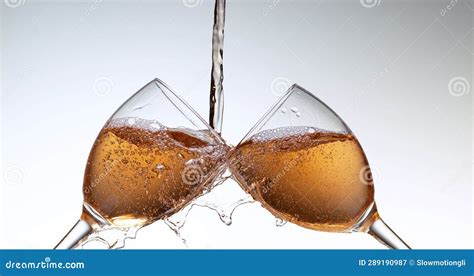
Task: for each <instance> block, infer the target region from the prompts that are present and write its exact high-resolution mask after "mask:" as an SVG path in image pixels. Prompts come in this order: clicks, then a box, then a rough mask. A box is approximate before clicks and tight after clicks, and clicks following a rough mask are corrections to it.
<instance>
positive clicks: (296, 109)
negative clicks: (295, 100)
mask: <svg viewBox="0 0 474 276" xmlns="http://www.w3.org/2000/svg"><path fill="white" fill-rule="evenodd" d="M290 110H291V112H293V113H297V112H298V108H296V107H292V108H291V109H290Z"/></svg>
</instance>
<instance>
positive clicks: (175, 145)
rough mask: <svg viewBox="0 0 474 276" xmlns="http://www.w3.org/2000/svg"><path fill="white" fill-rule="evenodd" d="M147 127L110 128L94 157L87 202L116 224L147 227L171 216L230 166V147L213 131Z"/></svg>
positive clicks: (88, 170) (87, 178)
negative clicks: (192, 131) (226, 162)
mask: <svg viewBox="0 0 474 276" xmlns="http://www.w3.org/2000/svg"><path fill="white" fill-rule="evenodd" d="M133 120H135V119H133ZM137 120H138V119H137ZM147 125H148V126H149V125H150V123H149V122H147V121H143V120H140V121H137V123H135V124H134V125H132V126H130V125H127V124H126V123H125V124H117V123H115V124H111V125H109V126H106V127H105V128H104V129H102V131H101V132H100V134H99V136H98V138H97V140H96V141H95V143H94V146H93V148H92V150H91V153H90V155H89V160H88V162H87V168H86V172H85V178H84V188H83V190H84V201H85V203H86V204H88V205H89V206H90V207H92V208H93V209H94V211H95V212H98V213H99V214H100V215H101V216H102V217H104V218H105V219H107V220H108V221H109V222H112V223H113V224H127V223H137V221H138V223H139V224H147V223H151V222H153V221H155V220H157V219H160V218H163V217H165V216H168V215H171V214H172V213H173V212H176V211H178V210H179V209H180V208H182V207H183V206H184V205H185V204H187V203H188V202H189V201H190V200H192V199H193V198H194V197H195V196H196V195H197V194H199V193H201V192H202V190H203V187H204V186H205V185H206V184H207V183H209V182H210V181H212V179H213V177H215V176H216V174H217V172H216V170H217V169H218V168H219V167H220V166H221V165H223V164H224V162H225V161H224V156H225V154H226V153H227V147H226V146H224V145H222V144H221V143H218V142H216V141H215V140H213V139H212V136H210V135H209V133H208V132H205V131H201V132H199V133H196V132H195V133H194V134H198V135H194V134H192V133H191V132H189V131H183V130H177V129H158V130H152V129H151V128H149V127H146V126H147ZM144 126H145V127H144ZM214 139H215V138H214ZM85 212H86V211H85ZM89 215H90V214H89Z"/></svg>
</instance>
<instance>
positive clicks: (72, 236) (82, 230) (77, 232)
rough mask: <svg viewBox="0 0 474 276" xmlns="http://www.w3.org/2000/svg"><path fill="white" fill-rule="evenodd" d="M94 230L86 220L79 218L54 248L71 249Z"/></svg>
mask: <svg viewBox="0 0 474 276" xmlns="http://www.w3.org/2000/svg"><path fill="white" fill-rule="evenodd" d="M91 232H92V227H91V225H90V224H89V223H87V222H86V221H85V220H82V219H80V220H78V221H77V222H76V224H74V226H73V227H72V228H71V230H69V232H68V233H67V234H66V236H64V238H62V240H61V241H60V242H59V243H58V244H57V245H56V246H55V247H54V249H71V248H73V247H75V246H76V245H77V244H78V242H79V241H80V240H82V238H84V237H85V236H87V235H88V234H90V233H91Z"/></svg>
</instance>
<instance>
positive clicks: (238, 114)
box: [0, 0, 474, 248]
mask: <svg viewBox="0 0 474 276" xmlns="http://www.w3.org/2000/svg"><path fill="white" fill-rule="evenodd" d="M371 3H375V4H374V5H373V6H372V5H371ZM449 3H450V1H393V0H392V1H389V0H379V1H372V2H370V1H368V4H365V6H364V1H361V2H359V1H309V0H307V1H291V2H290V1H237V0H228V5H227V18H226V30H225V32H226V38H225V52H224V61H225V62H224V70H225V83H224V87H225V100H226V106H225V118H224V120H225V122H224V131H223V133H224V136H225V138H226V139H227V140H228V141H230V142H231V143H233V144H236V143H238V141H239V139H240V138H241V137H243V135H244V134H245V133H246V132H247V131H248V130H249V129H250V127H251V126H252V125H253V124H254V123H255V122H256V121H257V120H258V118H259V117H260V116H261V115H262V114H263V113H264V112H265V110H266V109H267V108H268V107H269V106H270V105H271V104H273V103H274V102H275V101H276V99H277V98H278V95H279V94H281V93H282V92H283V91H281V89H282V87H285V86H288V85H289V84H291V83H298V84H300V85H301V86H303V87H305V88H306V89H307V90H309V91H311V92H313V93H314V94H315V95H317V96H318V97H319V98H321V99H323V100H324V101H325V102H326V103H327V104H328V105H329V106H331V107H332V108H333V109H334V110H335V111H336V112H338V113H339V115H340V116H341V117H342V118H343V119H344V120H345V121H346V123H347V124H348V125H349V126H350V127H351V128H352V130H353V131H354V132H355V133H356V134H357V136H358V138H359V140H360V142H361V144H362V146H363V147H364V149H365V151H366V154H367V157H368V159H369V161H370V163H371V166H372V168H373V171H374V175H375V183H376V186H375V189H376V195H375V196H376V201H377V204H378V207H379V211H380V213H381V215H382V217H384V219H385V221H386V222H387V223H388V224H389V225H391V227H392V228H393V229H394V230H396V231H397V233H398V234H399V235H400V236H402V237H403V238H404V239H405V240H406V241H407V242H408V243H409V244H410V245H411V246H412V247H413V248H472V247H473V235H472V233H473V225H472V221H473V204H472V197H473V191H472V184H473V182H472V166H473V161H472V94H473V90H474V88H473V85H474V82H473V80H472V79H473V71H472V61H473V42H472V39H473V21H472V18H473V8H474V4H473V2H472V1H467V0H459V1H457V2H456V3H455V4H454V6H452V5H451V6H450V4H449ZM16 4H18V5H19V6H18V7H16ZM0 6H1V24H2V26H1V27H2V35H1V55H2V61H1V65H2V67H1V70H2V75H1V77H2V83H1V84H2V85H1V89H2V91H1V97H2V98H1V127H2V136H1V145H2V154H1V157H2V158H1V162H2V168H1V172H2V178H1V179H2V182H1V183H2V184H1V197H0V200H1V202H0V208H1V212H0V214H1V219H0V223H1V224H0V231H1V234H0V247H1V248H52V247H53V246H54V245H55V244H56V242H57V241H58V240H59V239H60V238H61V237H62V236H63V235H64V234H65V232H66V231H67V230H68V229H69V227H70V226H72V224H74V223H75V221H76V220H77V219H78V217H79V215H80V211H81V203H82V178H83V172H84V168H85V162H86V159H87V156H88V153H89V150H90V147H91V145H92V143H93V141H94V139H95V137H96V135H97V133H98V131H99V130H100V128H101V126H102V125H103V123H104V122H105V120H106V119H107V118H108V117H109V116H110V115H111V114H112V112H113V111H114V110H115V109H116V108H117V107H118V106H119V105H120V104H121V103H122V102H123V101H125V100H126V99H127V98H128V97H129V96H130V95H131V94H132V93H134V92H135V91H136V90H137V89H139V88H140V87H142V86H143V85H144V84H145V83H147V82H148V81H150V80H151V79H152V78H154V77H159V78H160V79H162V80H164V81H165V82H166V83H168V84H169V85H170V86H171V87H172V88H173V89H174V90H175V91H177V92H178V93H180V94H181V95H182V96H183V97H184V98H185V99H186V100H187V101H188V102H189V103H190V104H191V105H192V106H193V107H194V108H195V109H196V110H197V111H198V112H199V113H200V114H202V115H203V117H205V118H207V108H208V94H207V91H208V90H209V74H210V62H211V60H210V54H211V44H210V43H211V27H212V16H213V3H212V2H211V1H200V0H195V1H191V0H190V1H184V2H182V1H133V3H132V1H118V2H109V1H90V2H83V1H81V2H79V1H67V2H66V1H33V0H26V1H24V0H20V1H13V0H10V1H9V0H5V1H2V3H0ZM448 7H449V9H448ZM459 79H461V80H463V81H466V82H463V84H467V86H464V88H462V87H461V90H453V89H449V87H448V84H449V83H450V81H451V80H454V81H458V80H459ZM272 83H273V85H272ZM458 84H459V81H458ZM225 185H226V186H223V188H222V189H223V191H219V193H218V194H217V195H218V196H217V198H220V199H219V200H223V201H227V200H230V199H238V198H239V197H241V196H242V194H243V193H242V192H241V191H240V190H239V188H238V186H237V185H236V184H235V183H232V182H228V183H226V184H225ZM220 196H222V197H220ZM183 237H184V238H186V239H187V241H188V246H189V247H190V248H383V246H382V245H380V244H379V243H378V242H376V241H375V240H374V239H373V238H372V237H370V236H369V235H366V234H334V233H320V232H315V231H310V230H306V229H303V228H300V227H298V226H295V225H290V224H286V225H285V226H283V227H276V226H275V220H274V218H273V217H272V216H271V215H270V214H269V213H268V212H267V211H265V210H264V209H263V208H261V207H260V206H259V204H256V203H255V204H250V205H244V206H241V207H239V208H238V209H237V210H236V212H235V213H234V219H233V224H232V226H230V227H228V226H225V225H224V224H222V223H221V222H220V220H219V218H218V217H217V215H216V214H215V213H214V212H212V211H211V210H208V209H205V208H195V209H193V210H192V211H191V214H190V216H189V218H188V221H187V224H186V225H185V227H184V229H183ZM128 248H185V246H184V245H183V244H182V243H181V241H180V239H178V238H177V237H176V236H175V235H174V234H173V232H172V231H171V230H169V229H168V228H167V227H166V226H165V225H164V224H163V222H158V223H155V224H154V225H152V226H149V227H147V228H144V229H142V230H141V232H139V235H138V238H137V239H136V240H133V241H130V242H129V243H128Z"/></svg>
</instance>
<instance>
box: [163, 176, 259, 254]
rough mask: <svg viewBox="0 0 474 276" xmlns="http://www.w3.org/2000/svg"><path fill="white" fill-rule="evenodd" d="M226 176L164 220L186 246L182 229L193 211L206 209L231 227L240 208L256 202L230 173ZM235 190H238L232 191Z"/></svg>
mask: <svg viewBox="0 0 474 276" xmlns="http://www.w3.org/2000/svg"><path fill="white" fill-rule="evenodd" d="M226 174H227V175H224V176H221V177H220V178H218V179H217V180H216V181H215V182H214V184H213V185H212V186H211V187H209V188H208V190H206V191H205V192H204V194H203V195H202V196H200V197H198V198H196V199H195V200H193V201H192V202H191V203H189V204H188V205H187V206H186V207H184V208H183V209H182V210H181V211H179V212H178V213H176V214H174V215H172V216H171V217H169V218H167V219H165V220H164V221H165V224H166V225H167V226H168V227H169V228H170V229H171V230H172V231H173V232H174V233H175V234H176V235H177V237H178V238H179V239H181V240H182V241H183V243H184V244H185V245H186V246H187V244H186V239H185V238H184V237H183V236H182V229H183V227H184V225H185V224H186V221H187V219H188V217H189V216H190V215H191V213H192V212H191V211H192V210H193V209H195V208H206V209H208V210H211V211H213V212H214V213H216V214H217V215H218V217H219V219H220V221H221V222H222V223H224V224H225V225H227V226H230V225H232V215H233V214H234V212H235V210H236V209H237V208H238V207H239V206H242V205H245V204H249V203H254V202H255V201H254V200H253V198H252V197H251V196H250V195H248V194H247V193H245V192H244V191H243V190H242V189H241V188H240V187H238V185H237V184H236V182H234V181H233V180H232V179H231V176H230V174H229V173H228V172H226ZM224 183H225V184H224ZM233 189H238V190H237V191H232V190H233ZM239 191H240V192H239ZM230 197H231V198H230Z"/></svg>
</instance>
